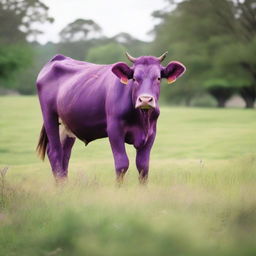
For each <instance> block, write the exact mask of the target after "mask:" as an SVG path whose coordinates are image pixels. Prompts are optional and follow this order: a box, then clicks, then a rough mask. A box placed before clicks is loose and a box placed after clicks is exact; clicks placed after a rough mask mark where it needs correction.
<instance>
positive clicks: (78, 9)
mask: <svg viewBox="0 0 256 256" xmlns="http://www.w3.org/2000/svg"><path fill="white" fill-rule="evenodd" d="M42 2H44V3H45V4H46V5H47V6H48V7H49V8H50V10H49V14H50V15H51V16H52V17H54V19H55V22H54V23H53V24H47V25H43V26H41V27H40V28H41V29H42V30H43V31H44V32H45V33H44V34H43V35H41V36H40V37H38V40H39V41H40V42H41V43H46V42H47V41H53V42H56V41H58V33H59V31H60V30H61V29H62V28H64V27H65V26H66V25H67V24H68V23H70V22H73V21H74V20H76V19H78V18H82V19H92V20H94V21H95V22H96V23H98V24H99V25H100V26H101V28H102V30H103V34H104V35H106V36H114V35H115V34H117V33H119V32H127V33H129V34H131V35H132V36H134V37H136V38H138V39H142V40H150V39H151V36H150V35H147V33H148V32H149V31H150V30H151V29H152V28H153V26H154V24H156V23H157V20H156V19H154V18H153V17H151V13H152V12H153V11H155V10H160V9H163V8H165V7H166V6H167V4H168V3H167V1H165V0H125V1H124V0H42Z"/></svg>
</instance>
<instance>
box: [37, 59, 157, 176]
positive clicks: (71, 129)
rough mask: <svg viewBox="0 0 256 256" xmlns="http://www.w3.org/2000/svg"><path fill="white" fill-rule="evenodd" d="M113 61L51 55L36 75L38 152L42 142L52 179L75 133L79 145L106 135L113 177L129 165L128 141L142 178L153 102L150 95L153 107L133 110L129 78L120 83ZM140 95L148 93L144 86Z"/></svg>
mask: <svg viewBox="0 0 256 256" xmlns="http://www.w3.org/2000/svg"><path fill="white" fill-rule="evenodd" d="M141 58H142V57H141ZM144 58H145V57H144ZM147 58H151V59H152V58H153V57H147ZM153 64H154V61H153ZM115 65H117V64H113V65H96V64H92V63H87V62H82V61H77V60H73V59H71V58H68V57H65V56H62V55H57V56H55V57H54V58H53V59H52V60H51V61H50V62H48V63H47V64H46V65H45V67H44V68H43V69H42V70H41V72H40V73H39V76H38V79H37V89H38V94H39V99H40V104H41V108H42V113H43V118H44V126H43V129H42V134H41V144H42V140H43V138H44V140H45V141H44V147H45V148H44V150H45V149H46V146H47V153H48V157H49V160H50V163H51V166H52V170H53V173H54V175H55V177H56V178H63V177H66V176H67V169H68V162H69V158H70V153H71V149H72V146H73V144H74V141H75V137H77V138H79V139H80V140H82V141H83V142H84V143H85V144H88V143H89V142H91V141H93V140H95V139H99V138H104V137H109V140H110V144H111V148H112V151H113V156H114V160H115V167H116V173H117V177H118V178H119V179H120V178H122V177H123V175H124V173H125V172H126V171H127V169H128V165H129V160H128V158H127V155H126V152H125V146H124V143H125V142H126V143H129V144H133V145H134V147H135V148H136V150H137V158H136V164H137V168H138V170H139V172H140V177H141V178H142V180H145V178H146V177H147V174H148V162H149V154H150V150H151V147H152V145H153V142H154V138H155V135H156V121H157V118H158V116H159V106H158V104H157V101H156V100H155V99H154V102H155V104H154V107H153V108H150V109H147V110H145V109H136V108H135V107H134V104H135V102H134V101H135V100H134V93H135V92H134V90H133V86H132V84H133V83H135V82H134V81H133V80H129V83H128V84H127V85H124V84H123V83H122V82H120V79H119V78H118V77H117V76H119V73H118V72H119V71H116V73H118V74H116V75H115V74H114V73H113V72H114V71H113V68H114V66H115ZM118 65H119V64H118ZM121 65H123V64H121ZM143 67H144V66H143ZM151 69H152V66H150V65H148V66H147V67H145V68H144V69H143V70H144V71H145V74H146V73H147V72H149V73H150V72H151ZM121 71H122V72H123V67H122V70H121ZM127 77H128V75H127ZM129 78H130V77H129ZM127 79H128V78H127ZM144 87H145V86H144ZM141 88H142V87H141ZM143 93H144V94H145V93H146V95H148V94H150V95H151V92H150V90H147V88H146V87H145V90H144V91H143ZM158 94H159V93H158ZM158 96H159V95H156V98H157V99H158ZM59 126H60V127H62V133H61V134H60V132H59ZM39 144H40V143H39ZM39 147H40V145H39ZM39 150H40V148H39Z"/></svg>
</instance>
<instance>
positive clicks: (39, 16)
mask: <svg viewBox="0 0 256 256" xmlns="http://www.w3.org/2000/svg"><path fill="white" fill-rule="evenodd" d="M48 9H49V8H48V7H47V6H46V5H45V4H44V3H43V2H42V1H40V0H23V1H20V0H8V1H7V0H0V24H1V26H0V38H1V39H0V41H2V42H5V43H6V42H9V43H10V42H11V43H13V42H14V41H25V39H26V38H27V37H29V38H30V39H34V40H35V39H36V38H37V36H38V35H39V34H41V33H42V31H40V30H38V29H36V28H35V24H38V23H45V22H50V23H51V22H53V18H52V17H50V16H49V15H48Z"/></svg>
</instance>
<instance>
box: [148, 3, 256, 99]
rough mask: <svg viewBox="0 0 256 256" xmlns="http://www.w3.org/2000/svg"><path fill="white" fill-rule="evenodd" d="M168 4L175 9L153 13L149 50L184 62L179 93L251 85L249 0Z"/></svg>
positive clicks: (255, 65) (253, 47) (252, 10)
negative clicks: (162, 51)
mask: <svg viewBox="0 0 256 256" xmlns="http://www.w3.org/2000/svg"><path fill="white" fill-rule="evenodd" d="M169 2H170V4H173V3H176V8H174V9H173V8H172V11H164V10H163V11H156V12H154V13H153V16H154V17H155V18H158V19H160V20H161V22H160V23H159V24H158V25H157V26H155V28H154V30H153V33H154V34H155V41H154V43H153V50H154V52H155V53H158V49H164V48H165V49H168V50H169V52H170V55H171V56H172V58H174V59H178V60H180V61H182V62H183V63H184V64H185V65H186V66H187V68H188V69H187V75H186V76H185V77H184V78H183V81H184V83H185V84H187V86H188V88H190V90H187V94H186V95H185V94H184V97H190V98H192V97H195V95H196V94H198V93H201V92H202V91H204V90H205V89H207V90H208V89H209V87H211V86H213V87H215V86H218V87H223V86H224V87H225V88H226V87H230V89H232V88H242V87H248V86H254V87H256V72H255V70H256V58H255V57H254V56H255V54H256V52H255V51H256V43H255V34H256V27H255V22H256V15H255V14H256V5H255V4H256V1H255V0H246V1H243V2H242V1H230V0H225V1H223V0H217V1H213V0H187V1H169ZM199 7H200V8H199ZM217 82H219V84H216V83H217ZM205 85H206V87H205ZM182 90H183V88H182V87H180V92H181V93H180V94H182ZM238 91H239V90H238ZM184 93H185V92H184ZM188 94H189V95H190V96H189V95H188ZM220 96H221V95H220Z"/></svg>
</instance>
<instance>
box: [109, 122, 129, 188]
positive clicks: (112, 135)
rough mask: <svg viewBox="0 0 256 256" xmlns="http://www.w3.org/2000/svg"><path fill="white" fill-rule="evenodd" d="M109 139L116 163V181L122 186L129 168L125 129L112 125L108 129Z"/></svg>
mask: <svg viewBox="0 0 256 256" xmlns="http://www.w3.org/2000/svg"><path fill="white" fill-rule="evenodd" d="M108 137H109V141H110V145H111V149H112V152H113V156H114V161H115V169H116V180H117V183H118V184H121V183H122V182H123V178H124V175H125V173H126V171H127V170H128V167H129V159H128V157H127V154H126V150H125V141H124V132H123V129H122V128H121V127H120V126H118V125H114V124H112V125H111V126H109V127H108Z"/></svg>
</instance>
